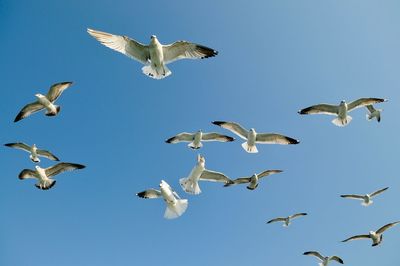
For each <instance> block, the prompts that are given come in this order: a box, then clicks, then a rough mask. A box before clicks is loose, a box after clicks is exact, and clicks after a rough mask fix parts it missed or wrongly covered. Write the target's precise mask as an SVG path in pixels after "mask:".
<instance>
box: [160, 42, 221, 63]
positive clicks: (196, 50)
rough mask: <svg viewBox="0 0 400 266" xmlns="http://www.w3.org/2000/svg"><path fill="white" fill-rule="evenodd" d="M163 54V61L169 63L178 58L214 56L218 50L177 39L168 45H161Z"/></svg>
mask: <svg viewBox="0 0 400 266" xmlns="http://www.w3.org/2000/svg"><path fill="white" fill-rule="evenodd" d="M163 54H164V63H165V64H169V63H171V62H173V61H176V60H179V59H203V58H208V57H213V56H216V55H217V54H218V52H217V51H215V50H214V49H211V48H208V47H206V46H203V45H200V44H195V43H190V42H187V41H177V42H174V43H172V44H169V45H163Z"/></svg>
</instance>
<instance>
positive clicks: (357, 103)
mask: <svg viewBox="0 0 400 266" xmlns="http://www.w3.org/2000/svg"><path fill="white" fill-rule="evenodd" d="M385 101H387V100H386V99H380V98H360V99H358V100H355V101H352V102H351V103H349V104H347V111H348V112H349V111H351V110H353V109H356V108H358V107H363V106H367V105H371V104H375V103H381V102H385Z"/></svg>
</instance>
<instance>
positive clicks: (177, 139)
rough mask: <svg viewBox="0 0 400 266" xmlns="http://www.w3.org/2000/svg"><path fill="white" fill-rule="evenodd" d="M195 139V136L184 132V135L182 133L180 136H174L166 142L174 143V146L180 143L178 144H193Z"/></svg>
mask: <svg viewBox="0 0 400 266" xmlns="http://www.w3.org/2000/svg"><path fill="white" fill-rule="evenodd" d="M193 138H194V134H192V133H187V132H183V133H180V134H178V135H176V136H173V137H171V138H169V139H167V140H166V141H165V142H166V143H173V144H174V143H178V142H182V141H185V142H191V141H193Z"/></svg>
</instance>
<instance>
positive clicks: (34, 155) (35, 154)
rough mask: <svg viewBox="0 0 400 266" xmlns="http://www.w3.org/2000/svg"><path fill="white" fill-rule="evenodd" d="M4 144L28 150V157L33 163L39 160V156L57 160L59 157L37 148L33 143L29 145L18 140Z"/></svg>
mask: <svg viewBox="0 0 400 266" xmlns="http://www.w3.org/2000/svg"><path fill="white" fill-rule="evenodd" d="M4 146H7V147H10V148H15V149H20V150H23V151H26V152H29V153H30V155H29V158H30V159H31V160H32V162H35V163H39V162H40V159H39V156H40V157H45V158H47V159H50V160H53V161H59V159H58V158H57V157H56V156H55V155H54V154H52V153H51V152H49V151H46V150H39V149H38V148H37V147H36V145H35V144H33V145H32V146H29V145H27V144H25V143H23V142H18V143H7V144H4Z"/></svg>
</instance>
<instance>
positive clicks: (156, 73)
mask: <svg viewBox="0 0 400 266" xmlns="http://www.w3.org/2000/svg"><path fill="white" fill-rule="evenodd" d="M142 71H143V73H144V74H145V75H147V76H149V77H151V78H153V79H163V78H165V77H168V76H169V75H171V74H172V72H171V70H169V69H168V68H167V67H166V66H165V65H164V66H162V67H160V68H159V69H154V68H153V67H152V66H151V65H147V66H144V67H142Z"/></svg>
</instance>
